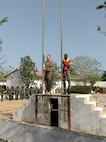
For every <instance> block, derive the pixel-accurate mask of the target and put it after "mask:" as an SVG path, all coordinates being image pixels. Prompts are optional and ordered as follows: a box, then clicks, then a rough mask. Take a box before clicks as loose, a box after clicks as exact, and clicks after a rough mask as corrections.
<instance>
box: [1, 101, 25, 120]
mask: <svg viewBox="0 0 106 142" xmlns="http://www.w3.org/2000/svg"><path fill="white" fill-rule="evenodd" d="M26 101H27V100H26V99H23V100H11V101H10V100H3V101H0V119H11V118H12V113H13V112H14V111H16V110H17V109H18V108H20V107H21V106H22V105H23V104H25V103H26Z"/></svg>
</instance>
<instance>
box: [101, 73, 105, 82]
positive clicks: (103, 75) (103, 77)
mask: <svg viewBox="0 0 106 142" xmlns="http://www.w3.org/2000/svg"><path fill="white" fill-rule="evenodd" d="M101 79H102V81H106V71H103V73H102V76H101Z"/></svg>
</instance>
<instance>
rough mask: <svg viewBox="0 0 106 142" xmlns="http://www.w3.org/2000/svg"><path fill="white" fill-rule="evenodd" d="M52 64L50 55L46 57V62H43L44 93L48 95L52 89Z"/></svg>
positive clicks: (53, 66)
mask: <svg viewBox="0 0 106 142" xmlns="http://www.w3.org/2000/svg"><path fill="white" fill-rule="evenodd" d="M54 68H55V65H54V62H53V61H52V60H51V56H50V54H47V55H46V61H45V62H44V66H43V70H44V81H45V87H46V93H47V94H50V93H51V89H52V87H53V74H54Z"/></svg>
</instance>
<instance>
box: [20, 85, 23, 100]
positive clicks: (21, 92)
mask: <svg viewBox="0 0 106 142" xmlns="http://www.w3.org/2000/svg"><path fill="white" fill-rule="evenodd" d="M20 99H24V86H22V87H21V89H20Z"/></svg>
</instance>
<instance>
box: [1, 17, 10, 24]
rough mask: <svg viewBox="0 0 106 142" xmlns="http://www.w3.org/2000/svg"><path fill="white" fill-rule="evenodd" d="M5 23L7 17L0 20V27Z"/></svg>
mask: <svg viewBox="0 0 106 142" xmlns="http://www.w3.org/2000/svg"><path fill="white" fill-rule="evenodd" d="M5 22H8V17H5V18H3V19H1V20H0V25H2V24H3V23H5Z"/></svg>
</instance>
